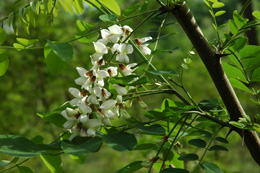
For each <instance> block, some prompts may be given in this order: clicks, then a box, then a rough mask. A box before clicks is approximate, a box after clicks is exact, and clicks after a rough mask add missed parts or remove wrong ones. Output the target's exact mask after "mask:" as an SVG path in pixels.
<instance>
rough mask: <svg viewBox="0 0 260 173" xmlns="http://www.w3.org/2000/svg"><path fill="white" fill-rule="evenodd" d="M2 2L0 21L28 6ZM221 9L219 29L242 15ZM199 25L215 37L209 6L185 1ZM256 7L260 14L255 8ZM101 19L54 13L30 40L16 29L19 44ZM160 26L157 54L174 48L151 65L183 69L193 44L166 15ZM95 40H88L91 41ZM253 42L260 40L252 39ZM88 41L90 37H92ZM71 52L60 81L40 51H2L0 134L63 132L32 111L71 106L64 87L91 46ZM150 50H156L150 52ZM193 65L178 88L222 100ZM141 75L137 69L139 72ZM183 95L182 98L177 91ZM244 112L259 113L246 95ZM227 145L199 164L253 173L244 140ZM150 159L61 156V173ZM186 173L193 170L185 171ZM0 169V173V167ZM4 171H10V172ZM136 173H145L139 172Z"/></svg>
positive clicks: (151, 25)
mask: <svg viewBox="0 0 260 173" xmlns="http://www.w3.org/2000/svg"><path fill="white" fill-rule="evenodd" d="M14 2H15V0H9V1H8V2H6V1H0V17H4V16H8V14H9V13H11V12H13V11H17V10H18V9H19V8H21V7H23V6H24V5H26V4H27V3H28V2H27V0H25V1H23V0H21V1H17V2H18V3H14ZM117 2H118V3H119V4H120V7H121V10H122V11H123V10H124V9H126V8H128V7H130V6H132V5H133V4H135V3H144V1H141V0H139V1H138V0H129V1H123V0H117ZM223 2H224V3H225V4H226V6H225V10H226V11H227V13H226V14H225V15H223V16H221V17H219V18H218V20H219V22H220V23H224V22H227V20H228V18H231V17H232V13H233V11H234V10H235V9H238V10H239V9H241V4H240V3H239V2H238V1H236V0H229V1H223ZM187 3H188V5H189V6H190V7H191V10H192V12H193V14H194V16H195V18H196V20H197V22H198V23H199V25H200V27H201V29H202V31H203V32H204V34H205V36H206V37H207V38H208V40H209V41H212V42H213V41H214V39H215V38H216V33H215V32H214V28H213V26H212V19H211V17H210V14H209V12H208V8H207V6H206V5H205V4H204V3H203V1H202V0H190V1H188V2H187ZM253 3H254V8H255V10H259V8H258V7H260V2H259V1H257V0H255V1H253ZM158 7H159V6H158V4H157V3H156V2H155V1H152V0H148V10H152V9H155V8H158ZM257 8H258V9H257ZM99 15H101V14H100V13H99V12H98V11H97V10H96V9H94V8H89V7H87V6H86V8H85V11H84V14H83V15H78V16H77V15H74V16H70V15H69V14H68V13H66V12H65V11H64V10H63V9H61V8H60V12H59V15H58V17H55V18H54V20H53V23H52V24H51V25H49V24H48V22H47V20H48V19H47V18H46V17H44V16H40V17H39V18H38V20H37V27H36V28H33V27H31V28H30V35H27V34H26V33H25V32H24V30H23V29H22V28H19V37H21V38H30V39H39V43H38V45H36V46H40V45H44V44H45V43H46V40H47V39H49V40H52V41H57V42H65V41H68V40H72V39H74V38H75V34H76V33H77V30H76V25H75V22H76V20H79V19H80V20H83V21H86V22H88V23H92V24H95V25H96V28H97V29H98V28H101V27H106V24H105V23H103V22H102V21H101V20H100V19H99V18H98V16H99ZM145 16H146V15H141V16H139V17H137V18H133V19H131V20H127V21H126V22H125V23H123V24H127V25H129V26H131V27H132V28H135V26H137V25H138V23H139V22H141V21H142V20H143V19H144V18H145ZM162 17H163V16H159V17H157V18H155V19H152V20H150V21H148V22H147V23H145V24H144V25H143V26H142V27H141V29H139V31H137V32H136V33H135V35H134V37H145V36H152V37H153V38H155V37H156V34H157V33H156V32H155V31H156V29H157V28H158V26H160V22H161V20H162ZM166 24H169V25H167V26H165V27H164V28H163V29H162V33H161V34H162V35H166V34H169V33H176V34H173V35H171V36H168V37H164V38H162V39H160V40H159V46H158V49H172V48H175V47H178V49H176V50H174V51H173V52H172V53H168V52H166V53H157V54H155V55H154V57H153V64H154V65H155V66H156V67H157V69H160V70H177V71H180V70H181V64H182V62H183V59H184V58H186V57H187V56H188V52H189V51H190V50H192V45H191V43H190V42H189V40H188V39H187V36H186V35H185V33H184V32H183V30H182V29H181V28H180V26H179V25H178V24H177V22H176V20H175V18H174V17H173V16H172V15H169V16H168V17H167V20H166ZM9 31H10V32H9V33H8V38H7V40H6V42H5V43H4V45H5V46H12V44H13V43H14V42H16V40H15V37H16V36H15V35H14V33H12V31H11V30H9ZM225 31H228V28H227V27H224V28H223V32H225ZM96 36H97V34H95V35H93V38H96ZM222 36H223V35H222ZM258 38H259V35H258ZM90 40H91V38H90ZM71 44H72V45H73V47H74V57H73V60H72V61H71V63H69V64H68V65H67V66H66V68H65V70H64V71H63V72H61V73H60V74H58V75H53V74H51V73H50V71H49V70H48V68H47V66H46V63H45V60H44V56H43V50H42V49H36V50H23V51H20V52H19V51H17V50H13V49H8V50H7V51H8V55H9V58H10V65H9V68H8V70H7V72H6V74H5V75H4V76H2V77H0V99H1V102H0V118H1V125H0V133H1V134H13V135H22V136H25V137H27V138H29V139H30V138H33V137H34V136H36V135H42V136H43V137H44V138H45V142H46V143H48V142H51V141H53V140H54V139H56V138H57V137H58V136H59V134H60V133H61V132H62V130H61V129H59V128H57V127H55V126H53V125H51V124H50V123H48V122H44V121H43V120H41V118H40V117H39V116H37V113H38V112H41V113H47V112H50V111H51V110H54V109H55V108H57V107H58V106H59V105H61V104H63V103H64V102H65V101H67V100H69V99H71V97H70V95H69V94H68V88H69V87H74V86H75V84H74V79H76V78H77V77H78V73H77V71H76V69H75V68H76V67H84V68H86V69H89V68H90V67H91V66H90V59H89V56H90V55H91V54H92V53H93V52H94V49H93V44H92V42H91V41H90V42H89V43H88V44H83V43H79V42H77V41H74V42H72V43H71ZM149 47H150V48H151V49H153V47H154V44H151V45H150V46H149ZM191 59H192V66H191V68H190V69H188V70H185V71H184V85H185V86H186V88H187V90H188V91H189V92H190V94H191V95H192V97H193V99H194V100H195V101H196V102H197V103H198V102H199V101H200V100H203V99H208V98H217V99H218V100H219V101H221V99H220V97H219V96H218V93H217V91H216V89H215V87H214V85H213V83H212V80H211V79H210V77H209V75H208V73H207V71H206V69H205V68H204V65H203V64H202V62H201V60H200V59H199V57H198V56H197V55H194V56H192V57H191ZM132 61H137V62H140V59H139V57H138V56H137V55H134V56H132ZM138 72H139V73H142V70H141V68H140V69H139V71H138ZM180 92H181V91H180ZM236 93H237V94H238V97H239V98H240V100H241V102H242V104H243V106H244V108H245V110H246V112H247V113H248V114H254V113H255V112H257V111H259V108H257V107H255V106H252V104H251V102H250V101H249V98H248V97H249V96H248V95H246V93H244V92H241V91H237V90H236ZM164 98H171V99H173V100H177V101H179V100H178V99H177V98H176V97H175V96H172V95H166V94H164V95H156V96H155V95H153V96H147V97H144V98H143V99H144V101H145V102H146V103H147V105H149V107H148V109H147V110H150V109H154V108H159V107H160V105H161V103H162V100H163V99H164ZM147 110H142V109H141V108H140V106H139V105H138V104H137V103H136V102H134V105H133V109H129V110H128V111H129V113H130V114H131V115H133V116H139V117H141V116H142V115H143V113H145V111H147ZM227 130H228V129H224V130H223V131H222V132H221V134H220V135H222V136H225V134H226V132H227ZM138 137H139V140H150V141H155V140H156V139H157V138H159V137H157V138H156V137H154V138H153V137H151V136H142V135H139V136H138ZM228 140H229V142H230V144H228V145H227V148H228V149H229V152H212V153H209V152H208V153H207V155H206V157H205V159H204V161H213V162H214V163H216V164H218V165H219V166H220V167H221V168H222V169H223V170H224V172H241V173H248V172H250V173H258V172H259V167H258V166H257V164H256V163H255V162H254V161H253V159H252V158H251V156H250V154H249V153H248V150H247V148H246V146H244V145H242V141H241V139H240V137H239V136H238V135H236V134H235V133H232V134H231V135H230V136H229V138H228ZM182 145H183V147H184V149H183V152H185V151H187V150H190V151H194V152H197V153H199V154H200V155H201V153H202V151H200V150H198V151H196V150H195V149H194V148H191V147H189V146H188V145H187V142H186V141H183V142H182ZM151 154H152V152H148V153H141V152H138V151H132V152H117V151H114V150H112V149H110V148H109V147H107V146H105V145H103V147H102V148H101V150H100V151H99V152H98V153H93V154H89V155H87V156H86V162H85V163H84V164H77V163H76V162H75V161H73V160H72V159H70V157H69V156H62V159H63V172H65V173H69V172H90V173H100V172H115V171H117V170H118V169H120V168H122V167H123V166H125V165H127V164H128V163H130V162H132V161H136V160H145V159H149V158H151V157H152V156H151ZM10 158H12V157H10V156H7V155H4V154H2V153H0V160H3V159H6V160H7V159H10ZM24 165H29V166H30V167H31V168H32V170H34V171H35V172H49V170H48V169H47V167H46V166H45V165H44V163H43V162H42V161H41V159H40V158H39V157H37V158H33V159H31V160H30V161H28V162H26V163H25V164H24ZM190 166H192V163H191V165H190ZM0 168H1V169H3V168H2V167H0ZM9 172H16V169H13V170H11V171H9ZM140 172H147V170H146V169H145V168H142V169H141V170H140Z"/></svg>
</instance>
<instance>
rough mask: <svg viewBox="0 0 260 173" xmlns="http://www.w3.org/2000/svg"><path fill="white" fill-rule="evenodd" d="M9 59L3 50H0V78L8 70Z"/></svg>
mask: <svg viewBox="0 0 260 173" xmlns="http://www.w3.org/2000/svg"><path fill="white" fill-rule="evenodd" d="M8 66H9V59H8V55H7V53H6V51H5V50H2V49H0V76H3V75H4V74H5V72H6V70H7V69H8Z"/></svg>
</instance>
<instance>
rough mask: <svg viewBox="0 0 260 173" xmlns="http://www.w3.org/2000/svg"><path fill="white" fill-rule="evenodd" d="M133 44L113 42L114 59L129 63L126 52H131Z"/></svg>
mask: <svg viewBox="0 0 260 173" xmlns="http://www.w3.org/2000/svg"><path fill="white" fill-rule="evenodd" d="M133 50H134V49H133V46H132V45H130V44H125V43H122V44H117V43H116V44H114V46H113V47H112V52H113V53H114V52H115V51H116V52H117V56H116V60H117V61H119V62H126V63H129V58H128V56H127V54H131V53H133Z"/></svg>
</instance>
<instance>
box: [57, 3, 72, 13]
mask: <svg viewBox="0 0 260 173" xmlns="http://www.w3.org/2000/svg"><path fill="white" fill-rule="evenodd" d="M59 3H60V4H61V6H62V8H63V9H64V10H65V11H68V12H69V13H70V15H73V13H74V12H73V8H72V5H71V0H62V1H61V0H59Z"/></svg>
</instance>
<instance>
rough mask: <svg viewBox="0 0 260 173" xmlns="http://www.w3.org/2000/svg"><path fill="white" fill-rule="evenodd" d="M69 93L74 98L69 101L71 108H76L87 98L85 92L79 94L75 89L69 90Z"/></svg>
mask: <svg viewBox="0 0 260 173" xmlns="http://www.w3.org/2000/svg"><path fill="white" fill-rule="evenodd" d="M69 92H70V93H71V94H72V95H73V96H74V97H75V98H74V99H72V100H71V101H70V105H71V106H77V105H78V104H81V103H82V102H84V101H85V100H86V98H87V97H88V96H87V91H86V90H83V91H82V92H80V91H79V90H78V89H77V88H69Z"/></svg>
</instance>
